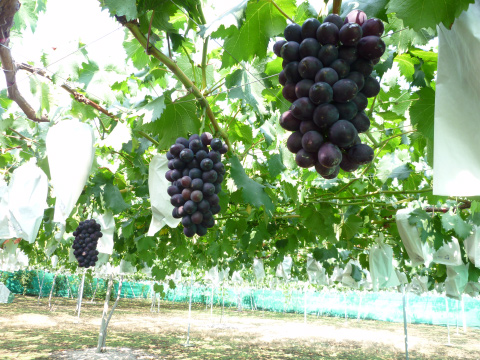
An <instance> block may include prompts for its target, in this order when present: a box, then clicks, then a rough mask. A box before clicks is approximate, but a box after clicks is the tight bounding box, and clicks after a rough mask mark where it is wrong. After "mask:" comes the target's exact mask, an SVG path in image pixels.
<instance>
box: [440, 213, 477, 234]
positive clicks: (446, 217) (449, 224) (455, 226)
mask: <svg viewBox="0 0 480 360" xmlns="http://www.w3.org/2000/svg"><path fill="white" fill-rule="evenodd" d="M442 226H443V228H444V229H445V230H446V231H450V230H453V231H455V233H456V234H457V235H458V237H460V238H462V239H465V238H466V237H467V236H468V235H470V232H471V231H472V225H470V224H468V223H466V222H465V221H464V220H463V219H462V218H461V217H460V215H459V214H454V213H452V212H448V213H445V214H442Z"/></svg>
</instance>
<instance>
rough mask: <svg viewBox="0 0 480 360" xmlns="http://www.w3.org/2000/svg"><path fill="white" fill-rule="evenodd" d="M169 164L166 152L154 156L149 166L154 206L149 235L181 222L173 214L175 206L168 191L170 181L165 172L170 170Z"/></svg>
mask: <svg viewBox="0 0 480 360" xmlns="http://www.w3.org/2000/svg"><path fill="white" fill-rule="evenodd" d="M167 164H168V160H167V158H166V157H165V154H157V155H155V156H154V157H153V158H152V161H151V162H150V166H149V168H148V190H149V192H150V204H151V206H152V221H151V223H150V228H149V229H148V236H154V235H155V234H156V233H157V231H159V230H160V229H161V228H163V227H164V226H165V225H168V226H170V227H171V228H175V227H177V225H178V224H179V223H180V219H175V218H174V217H173V216H172V211H173V208H174V206H173V205H172V204H171V203H170V195H168V193H167V188H168V187H169V186H170V182H169V181H168V180H167V179H165V173H166V172H167V171H168V166H167Z"/></svg>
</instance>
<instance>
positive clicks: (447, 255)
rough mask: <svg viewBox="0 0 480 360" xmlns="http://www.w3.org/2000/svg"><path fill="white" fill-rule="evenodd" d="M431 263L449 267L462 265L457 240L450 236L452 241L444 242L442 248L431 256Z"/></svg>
mask: <svg viewBox="0 0 480 360" xmlns="http://www.w3.org/2000/svg"><path fill="white" fill-rule="evenodd" d="M433 262H436V263H437V264H444V265H450V266H458V265H463V261H462V253H461V252H460V244H459V243H458V240H457V239H456V238H455V237H453V236H452V241H449V242H448V243H445V242H444V243H443V246H442V247H441V248H440V249H438V250H437V251H436V252H435V253H434V254H433Z"/></svg>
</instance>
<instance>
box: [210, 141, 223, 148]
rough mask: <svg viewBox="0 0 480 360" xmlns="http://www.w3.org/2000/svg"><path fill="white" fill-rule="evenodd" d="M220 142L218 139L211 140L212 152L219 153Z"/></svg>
mask: <svg viewBox="0 0 480 360" xmlns="http://www.w3.org/2000/svg"><path fill="white" fill-rule="evenodd" d="M222 145H223V143H222V140H220V139H218V138H214V139H212V141H211V142H210V147H211V148H212V150H214V151H219V150H220V149H221V148H222Z"/></svg>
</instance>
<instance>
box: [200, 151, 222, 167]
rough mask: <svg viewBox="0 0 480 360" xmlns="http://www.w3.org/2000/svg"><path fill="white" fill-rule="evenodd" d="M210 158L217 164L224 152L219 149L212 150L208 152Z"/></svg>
mask: <svg viewBox="0 0 480 360" xmlns="http://www.w3.org/2000/svg"><path fill="white" fill-rule="evenodd" d="M208 158H209V159H210V160H212V162H213V163H214V164H216V163H218V162H220V160H222V154H220V153H219V152H218V151H210V152H209V153H208ZM200 165H201V163H200Z"/></svg>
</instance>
